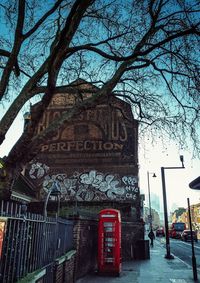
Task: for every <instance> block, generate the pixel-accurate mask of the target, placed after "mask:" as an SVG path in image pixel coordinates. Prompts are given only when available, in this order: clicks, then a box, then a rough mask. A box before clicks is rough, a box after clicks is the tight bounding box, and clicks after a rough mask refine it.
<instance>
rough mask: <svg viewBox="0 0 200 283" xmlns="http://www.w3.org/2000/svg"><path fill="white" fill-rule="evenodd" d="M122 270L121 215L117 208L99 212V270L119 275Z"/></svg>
mask: <svg viewBox="0 0 200 283" xmlns="http://www.w3.org/2000/svg"><path fill="white" fill-rule="evenodd" d="M120 271H121V216H120V211H118V210H116V209H104V210H102V211H101V212H100V214H99V226H98V272H99V273H107V274H108V273H110V274H114V275H119V274H120Z"/></svg>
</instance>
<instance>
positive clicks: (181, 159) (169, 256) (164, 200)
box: [161, 155, 185, 259]
mask: <svg viewBox="0 0 200 283" xmlns="http://www.w3.org/2000/svg"><path fill="white" fill-rule="evenodd" d="M180 161H181V163H182V166H181V167H161V178H162V190H163V208H164V219H165V239H166V255H165V258H167V259H173V258H174V257H173V255H171V253H170V242H169V227H168V213H167V197H166V184H165V170H166V169H184V168H185V167H184V163H183V155H180Z"/></svg>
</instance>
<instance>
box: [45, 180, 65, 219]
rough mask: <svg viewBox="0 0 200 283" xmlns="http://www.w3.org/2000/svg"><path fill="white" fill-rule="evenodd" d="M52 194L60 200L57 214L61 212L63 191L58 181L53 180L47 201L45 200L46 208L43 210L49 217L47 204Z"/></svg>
mask: <svg viewBox="0 0 200 283" xmlns="http://www.w3.org/2000/svg"><path fill="white" fill-rule="evenodd" d="M50 195H52V196H56V197H57V201H58V209H57V214H59V208H60V195H61V191H60V188H59V186H58V183H57V182H56V181H54V182H53V184H52V186H51V188H50V189H49V191H48V194H47V196H46V199H45V202H44V210H43V216H44V218H46V217H47V204H48V201H49V197H50Z"/></svg>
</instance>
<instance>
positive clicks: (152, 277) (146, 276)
mask: <svg viewBox="0 0 200 283" xmlns="http://www.w3.org/2000/svg"><path fill="white" fill-rule="evenodd" d="M165 253H166V249H165V245H164V244H163V243H162V241H160V240H158V239H156V240H155V241H154V247H151V248H150V259H146V260H134V261H127V262H123V263H122V272H121V274H120V276H119V277H111V276H110V277H108V276H99V275H98V274H97V273H92V274H88V275H87V276H85V277H83V278H81V279H79V280H77V281H76V283H157V282H159V283H192V282H193V283H194V282H195V283H197V282H198V283H200V271H199V270H198V273H197V276H198V279H197V280H196V281H194V279H193V278H194V277H193V269H192V267H191V266H189V265H188V264H186V263H184V262H183V261H182V260H181V259H179V258H177V257H174V259H166V258H165Z"/></svg>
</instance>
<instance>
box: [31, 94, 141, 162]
mask: <svg viewBox="0 0 200 283" xmlns="http://www.w3.org/2000/svg"><path fill="white" fill-rule="evenodd" d="M66 95H67V94H66ZM61 98H63V95H61V94H55V95H54V97H53V101H52V103H51V104H50V106H49V107H48V108H47V110H46V111H45V112H44V114H43V117H42V119H41V121H40V123H39V125H38V128H37V133H40V132H41V131H43V130H44V129H46V128H47V127H48V126H49V125H50V124H51V123H52V121H54V120H55V119H56V118H59V117H61V115H62V113H63V111H66V109H67V107H66V108H64V105H66V103H67V100H66V98H65V99H61ZM62 103H63V104H62ZM69 103H71V104H72V102H71V100H69ZM117 103H118V104H116V101H115V103H114V101H113V103H112V107H111V106H109V105H108V104H101V105H98V106H96V107H94V108H92V109H86V110H84V111H83V112H81V113H80V114H79V115H78V116H76V118H74V119H72V121H71V122H70V123H66V124H65V125H64V126H63V127H61V128H58V129H56V131H55V134H54V136H53V137H52V138H51V140H47V141H46V143H45V144H43V145H42V146H41V152H42V153H45V154H46V153H48V154H59V153H60V154H65V155H66V156H68V157H70V158H72V159H73V158H80V154H79V153H81V155H82V157H83V158H85V157H87V156H88V153H89V154H91V155H92V156H95V154H97V155H98V156H101V155H102V157H104V156H105V157H106V156H107V153H109V156H113V157H120V156H121V155H123V156H127V157H129V156H130V155H132V157H134V158H136V155H137V124H136V121H135V120H133V119H132V121H131V122H130V119H131V118H132V116H131V115H132V114H131V110H130V109H129V111H127V109H125V110H124V109H123V108H122V106H121V105H120V102H119V101H118V100H117ZM71 104H70V105H71ZM53 106H54V107H55V108H53ZM56 106H57V107H56ZM68 108H69V105H68ZM76 155H77V156H76Z"/></svg>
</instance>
